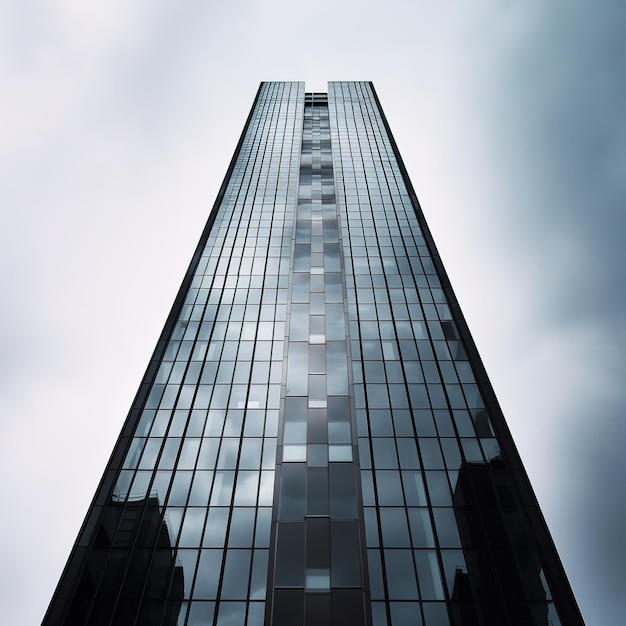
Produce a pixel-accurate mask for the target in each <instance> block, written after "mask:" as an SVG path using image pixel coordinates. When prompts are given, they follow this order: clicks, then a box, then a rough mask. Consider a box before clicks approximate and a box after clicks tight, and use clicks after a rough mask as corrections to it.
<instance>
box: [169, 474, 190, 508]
mask: <svg viewBox="0 0 626 626" xmlns="http://www.w3.org/2000/svg"><path fill="white" fill-rule="evenodd" d="M192 475H193V472H176V474H175V475H174V480H173V482H172V488H171V490H170V495H169V498H168V501H167V503H168V506H184V505H185V504H186V502H187V495H188V493H189V486H190V485H191V477H192Z"/></svg>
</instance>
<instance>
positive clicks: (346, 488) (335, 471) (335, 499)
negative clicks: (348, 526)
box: [328, 464, 356, 519]
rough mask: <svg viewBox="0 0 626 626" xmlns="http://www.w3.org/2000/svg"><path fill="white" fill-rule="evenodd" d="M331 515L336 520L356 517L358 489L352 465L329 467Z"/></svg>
mask: <svg viewBox="0 0 626 626" xmlns="http://www.w3.org/2000/svg"><path fill="white" fill-rule="evenodd" d="M328 469H329V486H330V493H329V500H330V515H331V517H332V518H334V519H342V518H344V519H349V518H353V517H356V488H355V484H354V470H353V468H352V465H342V464H337V465H334V464H333V465H330V466H329V468H328Z"/></svg>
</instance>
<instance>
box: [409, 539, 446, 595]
mask: <svg viewBox="0 0 626 626" xmlns="http://www.w3.org/2000/svg"><path fill="white" fill-rule="evenodd" d="M415 562H416V563H417V571H418V578H419V581H420V591H421V593H422V599H424V600H444V599H445V596H444V593H443V585H442V584H441V575H440V573H439V562H438V561H437V553H436V552H435V551H434V550H416V551H415Z"/></svg>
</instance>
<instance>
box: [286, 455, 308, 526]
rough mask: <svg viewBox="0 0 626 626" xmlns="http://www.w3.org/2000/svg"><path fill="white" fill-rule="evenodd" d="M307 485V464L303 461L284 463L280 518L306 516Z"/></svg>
mask: <svg viewBox="0 0 626 626" xmlns="http://www.w3.org/2000/svg"><path fill="white" fill-rule="evenodd" d="M305 486H306V466H305V465H304V464H301V463H293V464H291V463H287V464H284V465H283V467H282V476H281V494H280V500H279V507H280V510H279V518H280V519H300V518H303V517H304V504H305V493H306V487H305Z"/></svg>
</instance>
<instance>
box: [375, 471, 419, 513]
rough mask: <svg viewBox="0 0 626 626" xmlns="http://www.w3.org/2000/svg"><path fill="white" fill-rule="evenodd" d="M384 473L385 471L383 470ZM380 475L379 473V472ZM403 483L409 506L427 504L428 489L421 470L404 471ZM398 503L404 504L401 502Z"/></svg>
mask: <svg viewBox="0 0 626 626" xmlns="http://www.w3.org/2000/svg"><path fill="white" fill-rule="evenodd" d="M381 473H383V472H381ZM377 475H378V474H377ZM402 483H403V485H404V491H405V494H406V503H407V505H408V506H427V505H428V501H427V500H426V490H425V489H424V480H423V478H422V473H421V472H415V471H403V472H402ZM379 490H380V487H379ZM398 504H402V503H401V502H400V503H398Z"/></svg>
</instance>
